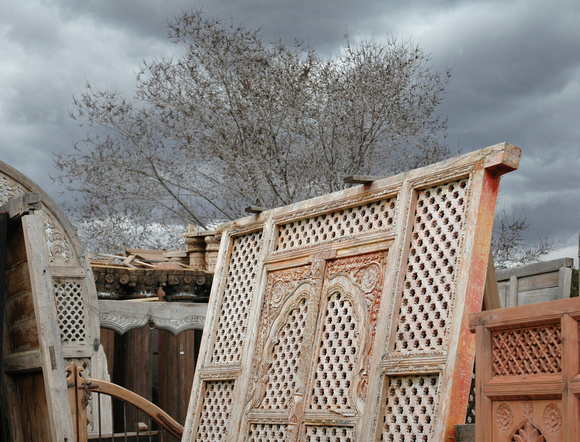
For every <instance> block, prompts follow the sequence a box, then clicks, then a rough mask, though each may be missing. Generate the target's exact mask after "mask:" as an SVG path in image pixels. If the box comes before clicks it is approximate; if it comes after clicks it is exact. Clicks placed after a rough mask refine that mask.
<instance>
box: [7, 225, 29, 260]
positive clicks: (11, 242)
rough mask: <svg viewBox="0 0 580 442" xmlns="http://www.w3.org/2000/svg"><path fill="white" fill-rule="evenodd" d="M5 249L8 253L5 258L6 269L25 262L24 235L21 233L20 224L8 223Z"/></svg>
mask: <svg viewBox="0 0 580 442" xmlns="http://www.w3.org/2000/svg"><path fill="white" fill-rule="evenodd" d="M7 235H8V237H7V240H6V241H7V245H6V249H7V250H8V251H9V252H8V253H7V256H6V269H7V270H8V269H11V268H13V267H15V266H17V265H18V264H21V263H23V262H26V260H27V258H26V248H25V247H24V234H23V233H22V223H20V222H14V223H9V225H8V232H7Z"/></svg>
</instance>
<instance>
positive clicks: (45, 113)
mask: <svg viewBox="0 0 580 442" xmlns="http://www.w3.org/2000/svg"><path fill="white" fill-rule="evenodd" d="M192 8H197V9H202V10H203V11H204V12H205V13H206V14H207V15H210V16H218V17H222V18H224V19H225V20H230V19H232V20H233V21H234V22H235V23H240V24H242V25H244V26H246V27H248V28H254V29H255V28H259V27H261V29H262V33H263V35H264V36H265V39H267V40H271V39H278V38H281V39H282V40H283V41H286V42H292V41H293V39H294V38H299V39H301V40H304V41H305V42H307V43H308V44H310V45H311V46H313V47H315V48H316V49H317V50H318V51H319V53H320V54H322V55H329V56H330V55H333V54H334V53H335V52H336V51H337V50H338V48H339V47H340V46H341V45H342V44H343V43H344V35H345V34H348V35H349V36H350V38H351V39H352V40H356V39H359V38H365V37H366V38H374V39H375V40H381V39H386V38H387V37H388V36H396V37H398V38H402V39H412V40H413V41H414V42H416V43H419V44H420V45H421V46H422V47H423V48H424V49H425V51H426V52H428V53H430V54H431V56H432V63H433V65H434V66H435V67H436V68H437V69H439V70H444V69H445V68H447V67H448V66H449V67H451V68H452V78H451V82H450V84H449V86H448V88H447V96H446V98H445V101H444V103H443V105H442V106H441V107H440V113H441V114H442V115H444V116H447V118H448V122H449V137H448V143H449V144H450V146H451V147H452V148H453V149H459V150H461V151H462V152H469V151H472V150H476V149H480V148H483V147H486V146H489V145H492V144H496V143H499V142H502V141H507V142H509V143H511V144H514V145H516V146H518V147H520V148H521V149H522V161H521V164H520V169H519V170H518V171H516V172H513V173H511V174H509V175H507V176H505V177H504V179H503V180H502V185H501V188H502V190H501V201H500V207H505V208H506V209H507V210H508V211H509V210H512V208H515V210H516V212H517V213H519V212H520V211H521V210H522V209H524V210H525V213H526V214H527V219H528V221H529V222H530V223H531V224H532V227H531V228H530V229H529V231H528V232H527V237H528V239H529V241H530V242H534V241H536V240H537V239H538V238H539V237H541V236H545V235H549V236H551V237H553V239H554V241H555V243H556V246H557V250H556V251H555V252H553V253H552V254H551V255H549V257H548V258H560V257H564V256H567V257H573V258H577V255H578V233H579V232H580V155H579V154H580V148H579V144H580V2H578V1H577V0H573V1H572V0H570V1H567V0H553V1H550V2H547V1H545V0H521V1H510V0H507V1H500V0H497V1H493V0H492V1H489V0H485V1H483V0H472V1H462V0H456V1H454V0H441V1H437V0H428V1H427V0H425V1H412V0H411V1H410V0H405V1H402V0H401V1H394V0H381V1H374V0H359V1H357V2H354V1H344V0H332V1H330V0H298V1H288V0H284V1H281V0H269V1H264V0H235V1H234V0H227V1H226V0H210V1H206V2H203V1H198V0H190V1H184V0H183V1H182V0H165V1H161V0H140V1H137V0H59V1H56V0H3V1H2V3H1V5H0V159H1V160H2V161H4V162H6V163H8V164H10V165H11V166H13V167H15V168H17V169H18V170H20V171H21V172H23V173H24V174H25V175H27V176H28V177H29V178H31V179H32V180H33V181H35V182H36V183H37V184H39V185H40V186H42V187H43V188H44V189H45V190H46V191H47V192H48V193H49V194H50V195H51V196H52V197H53V198H55V199H56V200H57V202H58V201H62V199H63V198H65V196H60V195H59V191H62V190H63V189H59V188H58V187H56V185H54V184H53V183H52V182H51V179H50V176H51V175H55V173H56V171H55V169H54V167H53V160H54V156H53V153H54V152H62V151H71V150H72V145H73V143H74V142H75V141H79V140H80V139H81V138H82V137H83V133H84V132H83V130H82V129H80V128H78V127H77V126H76V123H75V122H74V121H72V120H71V119H70V118H69V117H68V112H69V111H70V110H72V97H73V95H75V94H76V95H79V94H80V92H81V91H82V90H83V89H84V85H85V83H86V82H87V81H90V82H91V83H92V84H93V85H95V86H97V87H99V88H101V89H117V90H120V91H124V92H126V93H127V94H128V95H131V93H132V88H133V86H134V83H135V73H136V72H137V71H138V68H139V65H140V64H141V62H142V60H151V59H152V58H161V57H164V56H170V55H171V54H172V53H174V51H175V50H176V48H175V47H174V46H173V45H172V44H171V43H170V42H169V41H168V40H167V26H166V25H167V22H168V21H170V20H171V19H172V18H173V17H174V16H176V15H178V14H179V13H180V11H182V10H189V9H192Z"/></svg>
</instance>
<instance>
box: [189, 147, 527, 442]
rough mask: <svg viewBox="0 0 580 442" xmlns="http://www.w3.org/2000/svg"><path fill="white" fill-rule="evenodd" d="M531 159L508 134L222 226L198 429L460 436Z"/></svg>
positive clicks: (212, 432) (200, 370) (237, 436)
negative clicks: (481, 328) (500, 255)
mask: <svg viewBox="0 0 580 442" xmlns="http://www.w3.org/2000/svg"><path fill="white" fill-rule="evenodd" d="M518 163H519V149H517V148H515V147H513V146H510V145H508V144H500V145H496V146H491V147H489V148H486V149H483V150H481V151H478V152H474V153H471V154H468V155H464V156H461V157H458V158H454V159H452V160H449V161H446V162H443V163H439V164H436V165H432V166H430V167H426V168H422V169H417V170H414V171H411V172H408V173H406V174H401V175H398V176H395V177H391V178H386V179H383V180H380V181H375V182H373V183H372V184H367V185H360V186H357V187H353V188H351V189H347V190H345V191H342V192H337V193H334V194H331V195H327V196H324V197H321V198H316V199H313V200H309V201H304V202H301V203H297V204H294V205H291V206H287V207H283V208H279V209H274V210H270V211H267V212H263V213H261V214H259V215H256V216H252V217H247V218H244V219H242V220H239V221H236V222H232V223H229V224H226V225H224V226H222V227H221V229H220V231H221V233H222V243H221V249H220V253H219V257H218V263H217V268H216V274H215V278H214V285H213V287H212V295H211V299H210V304H209V307H208V319H207V320H206V327H205V330H204V336H203V340H202V344H201V351H200V358H199V362H198V366H197V370H196V372H195V379H194V385H193V389H192V395H191V400H190V406H189V411H188V418H187V421H186V425H185V433H184V434H185V435H184V440H185V441H193V440H197V441H216V440H253V441H279V440H304V441H363V440H385V441H395V440H396V441H412V440H413V441H415V440H417V441H418V440H432V441H439V440H444V435H446V436H452V435H453V425H454V424H458V423H463V422H464V419H465V409H466V406H467V396H468V392H469V386H470V381H471V373H472V371H471V370H472V367H473V365H472V364H473V354H474V340H473V337H472V336H470V333H469V330H468V327H467V319H466V318H467V317H466V314H467V313H468V312H473V311H479V310H480V308H481V303H482V298H483V289H484V283H485V275H486V270H487V261H488V254H489V247H490V238H491V228H492V222H493V214H494V208H495V202H496V197H497V190H498V186H499V176H500V175H501V174H503V173H505V172H508V171H511V170H514V169H516V168H517V167H518ZM445 440H446V439H445Z"/></svg>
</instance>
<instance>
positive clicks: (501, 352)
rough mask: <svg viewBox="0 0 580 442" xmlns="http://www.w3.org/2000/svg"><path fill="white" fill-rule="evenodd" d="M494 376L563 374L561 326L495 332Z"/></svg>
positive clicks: (493, 336) (493, 351) (493, 347)
mask: <svg viewBox="0 0 580 442" xmlns="http://www.w3.org/2000/svg"><path fill="white" fill-rule="evenodd" d="M492 357H493V374H494V376H518V375H530V374H544V373H560V372H561V371H562V340H561V332H560V327H559V326H557V325H552V326H548V327H541V328H540V327H538V328H529V329H523V330H508V331H501V332H494V333H492Z"/></svg>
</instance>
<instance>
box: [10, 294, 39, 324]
mask: <svg viewBox="0 0 580 442" xmlns="http://www.w3.org/2000/svg"><path fill="white" fill-rule="evenodd" d="M33 319H34V302H33V300H32V293H31V292H26V293H23V294H21V295H19V296H14V297H12V298H10V299H8V301H7V302H6V321H7V322H8V324H10V325H11V326H12V325H14V324H16V323H18V322H22V321H30V320H33Z"/></svg>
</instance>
